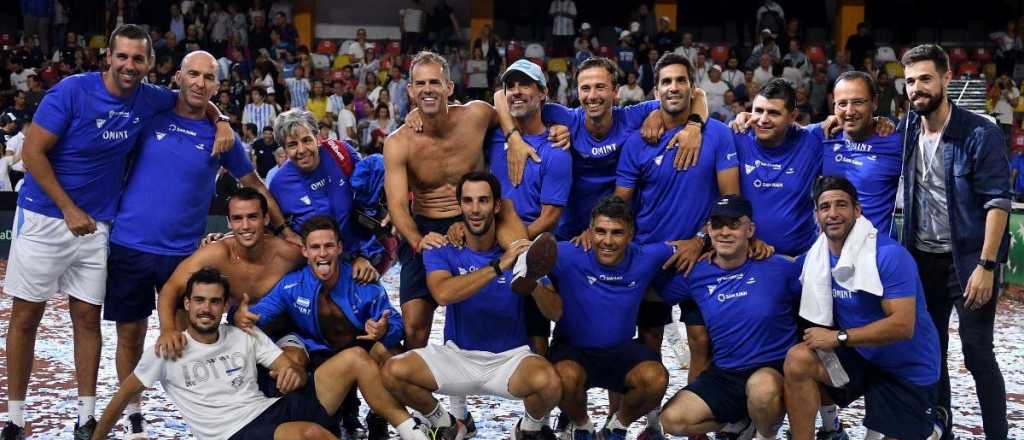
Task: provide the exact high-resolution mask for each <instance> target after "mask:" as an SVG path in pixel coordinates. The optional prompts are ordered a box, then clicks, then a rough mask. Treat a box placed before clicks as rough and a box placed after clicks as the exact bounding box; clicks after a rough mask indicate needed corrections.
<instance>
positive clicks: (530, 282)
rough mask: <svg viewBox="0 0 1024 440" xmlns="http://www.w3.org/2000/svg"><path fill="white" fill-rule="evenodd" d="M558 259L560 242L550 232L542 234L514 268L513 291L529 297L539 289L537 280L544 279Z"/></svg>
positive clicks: (521, 255)
mask: <svg viewBox="0 0 1024 440" xmlns="http://www.w3.org/2000/svg"><path fill="white" fill-rule="evenodd" d="M557 259H558V242H556V241H555V236H554V235H551V233H550V232H545V233H543V234H540V235H538V236H537V238H535V239H534V240H533V243H531V244H530V248H529V249H527V250H526V252H523V253H522V254H520V255H519V258H517V259H516V265H515V266H514V267H513V268H512V291H513V292H515V293H518V294H520V295H529V294H530V293H532V292H533V289H534V288H535V287H537V280H539V279H541V278H543V277H544V276H545V275H547V274H548V273H549V272H551V269H553V268H554V267H555V261H556V260H557Z"/></svg>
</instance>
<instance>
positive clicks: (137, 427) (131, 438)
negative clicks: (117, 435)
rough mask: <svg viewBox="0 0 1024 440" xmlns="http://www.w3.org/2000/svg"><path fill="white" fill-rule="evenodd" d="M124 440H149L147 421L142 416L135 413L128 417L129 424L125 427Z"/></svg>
mask: <svg viewBox="0 0 1024 440" xmlns="http://www.w3.org/2000/svg"><path fill="white" fill-rule="evenodd" d="M122 438H123V439H124V440H149V435H147V434H146V419H145V418H143V417H142V414H140V413H135V414H132V415H130V416H128V423H125V425H124V437H122Z"/></svg>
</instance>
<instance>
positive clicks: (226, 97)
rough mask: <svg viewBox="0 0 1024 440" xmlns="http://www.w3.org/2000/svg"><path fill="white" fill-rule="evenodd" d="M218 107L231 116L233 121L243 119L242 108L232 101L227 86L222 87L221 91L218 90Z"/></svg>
mask: <svg viewBox="0 0 1024 440" xmlns="http://www.w3.org/2000/svg"><path fill="white" fill-rule="evenodd" d="M217 108H219V109H220V111H221V112H223V113H224V114H226V115H228V116H231V117H232V119H234V121H232V122H233V123H237V122H241V121H242V111H241V110H242V109H240V108H238V107H236V106H235V103H234V102H232V101H231V94H230V93H228V91H227V88H222V89H220V92H217Z"/></svg>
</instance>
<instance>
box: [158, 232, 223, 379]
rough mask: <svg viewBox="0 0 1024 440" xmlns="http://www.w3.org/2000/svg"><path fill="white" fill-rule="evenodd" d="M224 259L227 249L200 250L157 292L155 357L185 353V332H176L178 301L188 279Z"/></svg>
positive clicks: (217, 246) (218, 245) (216, 246)
mask: <svg viewBox="0 0 1024 440" xmlns="http://www.w3.org/2000/svg"><path fill="white" fill-rule="evenodd" d="M226 257H227V248H226V246H225V244H223V243H213V244H210V245H208V246H203V247H201V248H199V250H197V251H196V252H195V253H194V254H192V256H190V257H188V258H186V259H185V260H184V261H182V262H181V263H180V264H178V267H177V268H176V269H174V273H173V274H171V277H170V278H169V279H167V282H165V283H164V285H163V287H161V288H160V295H159V299H158V303H157V316H158V317H159V318H160V337H159V338H158V339H157V342H156V345H155V346H154V347H153V348H154V350H156V355H157V356H158V357H162V358H165V359H172V360H173V359H177V358H178V357H179V356H181V352H182V350H184V349H185V340H186V339H185V335H184V334H183V333H182V332H181V331H182V330H184V329H179V328H177V324H176V322H177V321H176V315H177V311H178V304H181V297H182V296H184V295H185V285H186V283H188V278H189V277H191V276H192V274H193V273H196V272H198V271H199V270H200V269H202V268H204V267H207V266H213V265H214V262H215V261H217V260H219V259H224V258H226Z"/></svg>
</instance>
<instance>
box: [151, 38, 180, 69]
mask: <svg viewBox="0 0 1024 440" xmlns="http://www.w3.org/2000/svg"><path fill="white" fill-rule="evenodd" d="M181 35H182V36H184V35H185V34H181ZM156 57H157V59H161V58H164V57H168V58H170V59H171V64H172V65H175V66H177V65H179V64H181V59H182V58H183V57H185V49H184V48H182V47H181V45H180V44H178V34H175V33H174V32H173V31H167V33H165V34H164V47H163V49H160V50H157V51H156Z"/></svg>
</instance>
